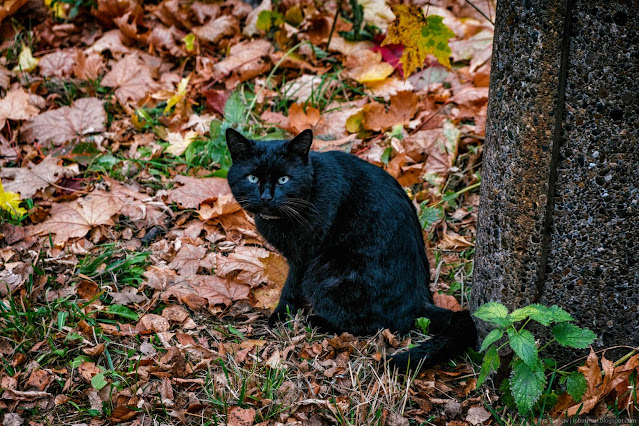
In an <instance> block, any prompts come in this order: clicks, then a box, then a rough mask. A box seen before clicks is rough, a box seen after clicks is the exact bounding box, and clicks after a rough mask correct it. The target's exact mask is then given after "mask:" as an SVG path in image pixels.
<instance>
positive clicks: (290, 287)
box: [226, 129, 477, 370]
mask: <svg viewBox="0 0 639 426" xmlns="http://www.w3.org/2000/svg"><path fill="white" fill-rule="evenodd" d="M312 139H313V135H312V133H311V131H310V130H305V131H304V132H302V133H300V134H299V135H298V136H297V137H295V138H294V139H293V140H291V141H251V140H248V139H246V138H244V137H243V136H242V135H241V134H239V133H238V132H236V131H235V130H233V129H229V130H227V132H226V140H227V144H228V147H229V150H230V152H231V157H232V159H233V166H232V167H231V168H230V170H229V173H228V181H229V185H230V187H231V190H232V191H233V195H234V196H235V198H236V199H237V201H238V202H239V203H240V205H241V206H242V207H243V208H244V209H245V210H247V211H249V212H251V213H254V214H255V224H256V225H257V229H258V231H259V232H260V233H261V234H262V235H263V236H264V238H266V240H267V241H268V242H269V243H270V244H272V245H273V246H275V247H276V248H277V250H279V251H280V252H281V253H282V254H283V255H284V256H285V257H286V259H287V261H288V264H289V268H290V270H289V274H288V278H287V280H286V284H285V285H284V288H283V290H282V294H281V296H280V302H279V304H278V306H277V308H276V309H275V311H274V312H273V314H272V316H271V317H270V319H269V324H271V325H273V324H274V323H275V322H277V321H279V320H282V319H284V318H285V315H286V312H287V309H288V310H289V311H290V312H291V313H294V312H295V311H297V309H299V308H301V307H302V306H304V305H310V306H311V307H312V308H313V314H314V315H312V316H311V322H312V324H313V325H316V326H318V327H320V328H321V329H322V330H324V331H328V332H342V331H347V332H349V333H353V334H357V335H367V334H374V333H376V332H377V331H378V330H379V329H383V328H389V329H391V330H392V331H399V332H402V333H404V332H406V331H408V330H410V329H411V328H413V327H414V324H415V319H416V318H419V317H427V318H430V320H431V331H432V332H433V333H434V334H437V335H438V336H437V337H435V338H432V339H430V340H428V341H426V342H424V343H422V344H420V345H419V346H417V347H415V348H413V349H411V350H410V351H408V352H405V353H402V354H398V355H396V356H394V357H393V358H392V359H391V362H392V363H394V364H395V365H397V366H398V367H399V368H400V369H401V370H405V369H406V368H407V367H409V366H412V367H415V366H416V365H417V363H418V362H419V361H420V360H422V359H423V360H424V365H425V366H429V365H433V364H436V363H438V362H441V361H444V360H446V359H449V358H451V357H453V356H455V355H457V354H459V353H461V352H463V351H464V349H466V347H468V346H474V345H475V344H476V339H477V332H476V329H475V325H474V323H473V321H472V319H471V317H470V314H469V313H468V312H467V311H463V312H453V311H450V310H446V309H442V308H438V307H436V306H434V305H433V298H432V295H431V293H430V289H429V281H430V278H429V265H428V260H427V258H426V252H425V250H424V242H423V239H422V231H421V227H420V225H419V221H418V219H417V215H416V212H415V208H414V206H413V204H412V203H411V201H410V199H409V198H408V196H407V195H406V193H405V192H404V190H403V189H402V187H401V186H400V185H399V184H398V183H397V181H396V180H395V179H393V177H391V176H390V175H389V174H388V173H386V172H385V171H384V170H382V169H380V168H379V167H376V166H374V165H372V164H369V163H367V162H366V161H363V160H361V159H359V158H357V157H355V156H353V155H349V154H345V153H342V152H337V151H330V152H326V153H317V152H310V153H309V150H310V146H311V143H312ZM249 175H252V176H255V177H257V178H258V182H257V183H252V182H250V181H249V179H248V176H249ZM282 176H289V177H290V180H288V181H287V182H286V183H283V184H280V183H278V179H279V178H280V177H282ZM251 179H254V178H251Z"/></svg>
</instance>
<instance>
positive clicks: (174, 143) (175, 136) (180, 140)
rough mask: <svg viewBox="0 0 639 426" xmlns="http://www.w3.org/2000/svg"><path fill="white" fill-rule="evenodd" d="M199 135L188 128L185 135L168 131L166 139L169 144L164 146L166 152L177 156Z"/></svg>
mask: <svg viewBox="0 0 639 426" xmlns="http://www.w3.org/2000/svg"><path fill="white" fill-rule="evenodd" d="M199 136H200V135H199V134H198V133H197V132H194V131H193V130H190V131H188V132H187V133H186V135H184V136H182V135H181V134H180V133H177V132H176V133H173V132H169V133H168V136H167V141H168V142H169V143H170V145H169V146H168V147H167V148H166V152H168V153H169V154H173V155H175V156H176V157H179V156H180V155H182V154H183V153H184V151H186V149H187V148H188V147H189V145H191V143H192V142H193V141H194V140H196V139H197V138H198V137H199Z"/></svg>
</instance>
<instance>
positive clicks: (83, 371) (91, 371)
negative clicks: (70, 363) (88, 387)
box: [78, 361, 102, 383]
mask: <svg viewBox="0 0 639 426" xmlns="http://www.w3.org/2000/svg"><path fill="white" fill-rule="evenodd" d="M101 372H102V370H100V369H99V368H98V367H97V366H96V365H95V363H94V362H89V361H84V362H82V363H81V364H80V365H78V373H79V374H80V377H82V379H83V380H84V381H85V382H87V383H91V379H92V378H93V376H95V375H96V374H99V373H101Z"/></svg>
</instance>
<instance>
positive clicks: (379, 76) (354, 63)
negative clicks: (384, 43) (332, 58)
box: [344, 50, 395, 84]
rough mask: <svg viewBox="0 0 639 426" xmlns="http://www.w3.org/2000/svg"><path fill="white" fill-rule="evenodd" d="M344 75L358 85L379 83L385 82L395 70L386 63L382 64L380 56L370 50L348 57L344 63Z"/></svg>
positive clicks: (378, 53)
mask: <svg viewBox="0 0 639 426" xmlns="http://www.w3.org/2000/svg"><path fill="white" fill-rule="evenodd" d="M344 65H345V66H346V71H345V72H344V75H345V76H346V77H349V78H352V79H353V80H355V81H357V82H358V83H363V84H369V83H379V82H381V81H384V80H386V79H387V78H388V77H389V76H390V75H391V74H392V73H393V72H394V71H395V68H394V67H393V66H392V65H391V64H389V63H388V62H382V54H381V53H380V52H374V51H372V50H364V51H361V52H357V53H354V54H352V55H349V56H348V57H347V58H346V60H345V61H344Z"/></svg>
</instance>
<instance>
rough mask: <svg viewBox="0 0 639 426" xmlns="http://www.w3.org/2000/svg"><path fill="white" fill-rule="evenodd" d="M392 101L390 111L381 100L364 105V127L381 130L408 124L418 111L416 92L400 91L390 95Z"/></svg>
mask: <svg viewBox="0 0 639 426" xmlns="http://www.w3.org/2000/svg"><path fill="white" fill-rule="evenodd" d="M390 103H391V104H390V108H389V109H388V111H386V109H385V107H384V105H382V104H380V103H379V102H373V103H370V104H367V105H364V108H363V110H362V111H363V113H364V117H363V121H362V124H363V126H364V128H365V129H369V130H374V131H377V132H380V131H384V130H387V129H390V128H391V127H393V126H396V125H406V124H408V122H409V121H410V119H411V118H413V116H414V115H415V113H416V112H417V95H416V94H415V93H414V92H408V91H402V92H399V93H397V94H396V95H394V96H391V97H390Z"/></svg>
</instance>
